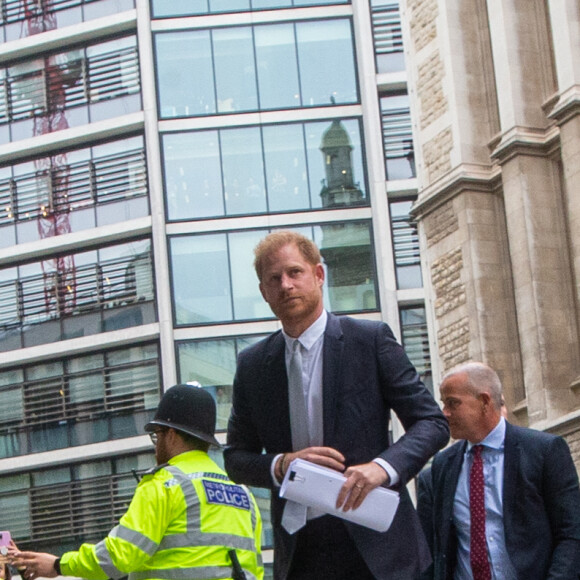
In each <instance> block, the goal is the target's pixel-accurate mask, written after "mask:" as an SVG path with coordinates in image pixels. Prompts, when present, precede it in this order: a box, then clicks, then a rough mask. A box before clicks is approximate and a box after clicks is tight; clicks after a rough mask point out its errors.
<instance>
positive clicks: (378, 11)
mask: <svg viewBox="0 0 580 580" xmlns="http://www.w3.org/2000/svg"><path fill="white" fill-rule="evenodd" d="M371 10H372V23H373V39H374V45H375V60H376V65H377V72H378V73H390V72H398V71H403V70H405V57H404V53H403V34H402V31H401V14H400V12H399V2H398V0H396V1H395V0H371Z"/></svg>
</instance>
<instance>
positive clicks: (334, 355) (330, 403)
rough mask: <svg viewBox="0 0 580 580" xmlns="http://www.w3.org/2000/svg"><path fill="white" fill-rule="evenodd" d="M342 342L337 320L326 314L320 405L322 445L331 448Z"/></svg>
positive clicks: (339, 384) (341, 359)
mask: <svg viewBox="0 0 580 580" xmlns="http://www.w3.org/2000/svg"><path fill="white" fill-rule="evenodd" d="M343 348H344V340H343V335H342V328H341V326H340V321H339V319H338V318H337V317H336V316H334V315H333V314H330V313H329V314H328V321H327V323H326V330H325V331H324V345H323V355H322V405H323V413H322V415H323V418H322V420H323V424H324V425H323V426H324V445H330V446H332V442H333V433H334V425H335V420H336V402H337V395H338V393H339V392H340V390H341V388H342V376H343V374H342V362H343V358H344V357H343Z"/></svg>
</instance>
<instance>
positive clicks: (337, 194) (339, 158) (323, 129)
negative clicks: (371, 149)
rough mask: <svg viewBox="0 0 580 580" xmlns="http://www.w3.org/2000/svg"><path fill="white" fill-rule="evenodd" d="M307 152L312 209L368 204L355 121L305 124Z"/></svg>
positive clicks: (358, 135) (360, 144) (357, 127)
mask: <svg viewBox="0 0 580 580" xmlns="http://www.w3.org/2000/svg"><path fill="white" fill-rule="evenodd" d="M306 148H307V156H308V173H309V176H308V177H309V182H310V193H311V197H312V206H313V207H340V206H350V205H362V204H365V203H368V199H367V196H366V193H365V180H364V175H365V173H364V168H363V155H362V143H361V136H360V125H359V123H358V121H355V120H345V121H339V120H335V121H333V122H331V123H329V122H328V121H324V122H320V123H308V124H307V125H306Z"/></svg>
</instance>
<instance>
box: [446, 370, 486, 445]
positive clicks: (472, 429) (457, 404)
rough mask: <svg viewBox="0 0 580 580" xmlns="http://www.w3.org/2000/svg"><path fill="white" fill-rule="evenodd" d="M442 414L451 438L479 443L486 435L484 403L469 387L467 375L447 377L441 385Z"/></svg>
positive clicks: (460, 374)
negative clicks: (447, 423)
mask: <svg viewBox="0 0 580 580" xmlns="http://www.w3.org/2000/svg"><path fill="white" fill-rule="evenodd" d="M440 392H441V400H442V401H443V414H444V415H445V417H446V418H447V421H448V422H449V429H450V431H451V437H453V439H467V440H468V441H470V442H471V443H479V442H480V441H481V440H482V439H484V438H485V436H486V435H487V431H488V429H487V423H486V419H485V414H484V404H483V402H482V400H481V398H480V397H478V396H476V395H474V394H473V392H472V390H471V389H470V388H469V383H468V380H467V375H466V374H465V373H459V374H456V375H452V376H450V377H449V378H447V379H446V380H445V381H444V382H443V383H442V385H441V388H440Z"/></svg>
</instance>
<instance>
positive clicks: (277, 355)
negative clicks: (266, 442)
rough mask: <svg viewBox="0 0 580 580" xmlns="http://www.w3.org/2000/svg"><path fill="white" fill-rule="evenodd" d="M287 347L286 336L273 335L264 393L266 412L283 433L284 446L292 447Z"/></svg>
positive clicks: (267, 358) (266, 358)
mask: <svg viewBox="0 0 580 580" xmlns="http://www.w3.org/2000/svg"><path fill="white" fill-rule="evenodd" d="M285 348H286V343H285V341H284V336H283V335H282V333H281V332H279V333H277V334H276V335H274V336H273V340H272V343H271V345H269V348H268V350H267V352H266V357H265V360H264V377H263V379H262V384H263V385H264V388H263V389H262V393H264V401H267V403H266V405H265V407H264V408H265V413H266V415H267V416H269V417H270V419H271V422H272V425H273V426H275V429H276V431H278V432H279V433H280V434H281V437H282V445H283V448H285V449H292V432H291V430H290V406H289V403H288V375H287V374H286V359H285ZM273 414H275V416H273ZM269 422H270V421H269Z"/></svg>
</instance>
